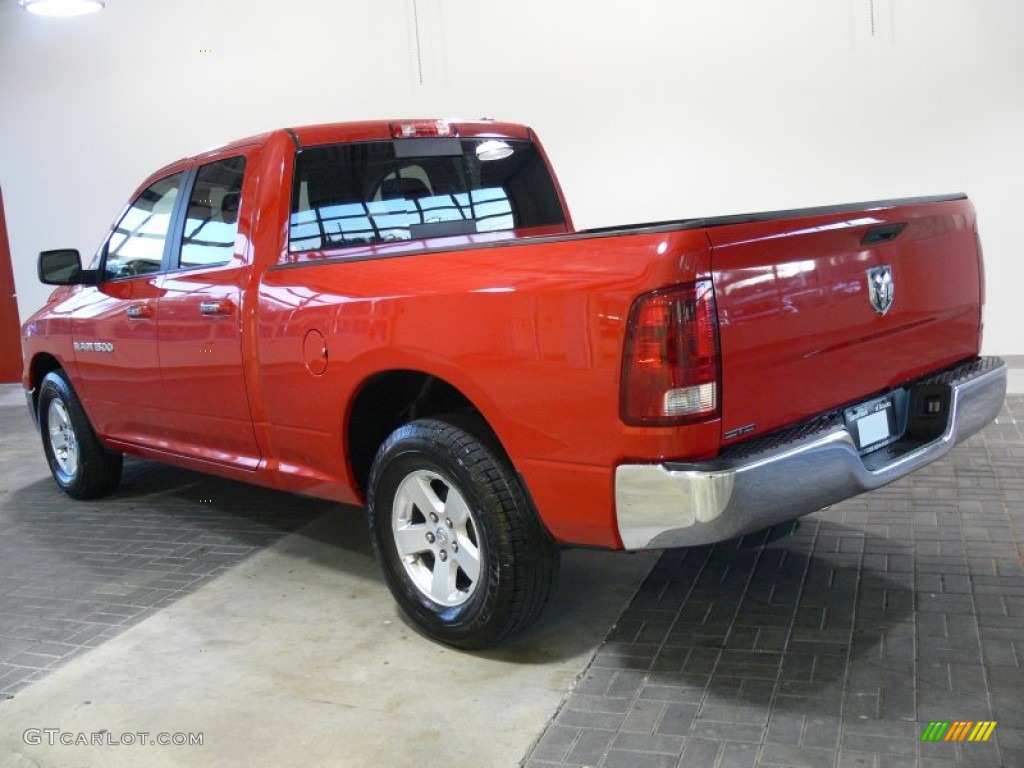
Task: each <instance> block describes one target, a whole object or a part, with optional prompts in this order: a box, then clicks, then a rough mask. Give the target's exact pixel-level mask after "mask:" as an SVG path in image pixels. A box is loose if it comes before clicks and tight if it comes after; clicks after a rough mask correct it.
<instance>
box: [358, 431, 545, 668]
mask: <svg viewBox="0 0 1024 768" xmlns="http://www.w3.org/2000/svg"><path fill="white" fill-rule="evenodd" d="M470 429H472V430H473V431H470ZM483 432H484V430H483V428H481V427H477V428H475V429H474V428H473V427H472V426H471V427H470V428H469V429H465V428H463V427H461V426H457V425H455V424H451V423H448V422H446V421H440V420H436V419H423V420H420V421H414V422H412V423H410V424H407V425H405V426H403V427H401V428H399V429H398V430H396V431H395V432H394V433H392V435H391V436H390V437H388V439H387V440H386V441H385V442H384V444H383V445H382V446H381V448H380V450H379V451H378V452H377V457H376V459H375V460H374V464H373V468H372V470H371V472H370V483H369V494H368V506H369V518H370V535H371V538H372V541H373V546H374V550H375V551H376V554H377V558H378V560H379V561H380V563H381V567H382V568H383V570H384V576H385V578H386V580H387V584H388V587H389V588H390V589H391V593H392V594H393V595H394V597H395V599H396V600H397V601H398V604H399V605H400V606H401V608H402V610H403V611H405V613H406V614H407V615H408V616H409V617H410V618H411V619H412V621H413V622H414V623H415V624H416V626H417V627H419V628H420V629H421V630H422V631H423V632H424V633H426V634H427V635H429V636H430V637H433V638H435V639H436V640H440V641H441V642H444V643H447V644H449V645H453V646H457V647H459V648H466V649H473V648H485V647H487V646H491V645H494V644H496V643H498V642H500V641H502V640H504V639H505V638H507V637H508V636H510V635H512V634H513V633H515V632H517V631H519V630H521V629H523V628H525V627H526V626H527V625H528V624H530V623H531V622H533V621H534V620H535V619H536V618H537V616H538V615H539V614H540V611H541V609H542V608H543V607H544V604H545V603H546V602H547V599H548V597H549V595H550V593H551V589H552V587H553V585H554V581H555V577H556V576H557V572H558V560H559V551H558V547H557V545H556V544H555V543H554V542H553V541H552V540H551V537H550V536H549V535H548V533H547V531H546V530H545V529H544V527H543V526H542V525H541V523H540V521H539V519H538V518H537V515H536V513H535V512H534V510H533V508H532V506H531V505H530V503H529V501H528V500H527V498H526V494H525V493H524V492H523V489H522V487H521V486H520V484H519V480H518V478H517V477H516V474H515V472H514V471H513V470H512V468H511V466H510V465H509V463H508V460H507V459H506V458H505V457H504V455H502V453H501V451H500V450H499V449H497V448H491V447H489V446H488V445H487V444H486V443H485V442H483V441H482V440H481V439H479V438H478V437H477V435H479V434H482V433H483Z"/></svg>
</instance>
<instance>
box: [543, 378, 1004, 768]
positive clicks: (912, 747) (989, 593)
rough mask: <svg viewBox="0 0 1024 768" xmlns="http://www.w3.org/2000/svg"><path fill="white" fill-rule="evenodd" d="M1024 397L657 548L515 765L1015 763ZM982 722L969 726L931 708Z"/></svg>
mask: <svg viewBox="0 0 1024 768" xmlns="http://www.w3.org/2000/svg"><path fill="white" fill-rule="evenodd" d="M1022 555H1024V396H1020V395H1011V396H1010V397H1009V398H1008V399H1007V404H1006V406H1005V407H1004V409H1003V412H1002V414H1001V416H1000V417H999V419H998V422H997V423H996V424H994V425H992V426H990V427H989V428H988V429H986V430H985V431H984V432H983V433H982V434H981V435H978V436H976V437H975V438H973V439H972V440H970V441H969V442H968V443H966V444H965V445H962V446H960V447H959V448H958V449H957V450H956V451H954V453H953V454H952V455H951V456H950V457H947V459H946V460H944V461H942V462H939V463H936V464H934V465H931V466H930V467H928V468H926V469H925V470H924V471H922V472H919V473H916V474H915V475H913V476H911V477H909V478H906V479H904V480H903V481H900V482H899V483H896V484H894V485H892V486H889V487H887V488H883V489H881V490H879V491H876V492H874V493H871V494H868V495H865V496H861V497H859V498H856V499H852V500H850V501H847V502H844V503H842V504H839V505H837V506H835V507H833V508H832V509H829V510H826V511H823V512H819V513H816V514H814V515H810V516H808V517H805V518H802V519H801V520H799V521H797V523H796V524H795V525H794V524H789V525H786V526H780V527H779V528H777V529H774V530H772V531H770V532H766V533H762V534H758V535H755V536H749V537H746V538H745V539H742V540H738V541H730V542H726V543H724V544H719V545H716V546H707V547H699V548H694V549H689V550H678V551H670V552H667V553H665V554H664V555H663V556H662V557H661V559H660V560H659V562H658V564H657V565H656V566H655V568H654V570H653V571H652V572H651V574H650V576H649V577H648V579H647V581H646V582H645V583H644V585H643V586H642V587H641V589H640V591H639V592H638V594H637V595H636V597H635V598H634V600H633V602H632V604H631V605H630V606H629V607H628V609H627V610H626V611H625V612H624V613H623V615H622V617H621V618H620V620H619V622H618V625H617V626H616V627H615V629H614V630H613V631H612V632H611V634H610V636H609V637H608V639H607V641H606V642H605V644H604V646H603V647H602V648H601V649H600V651H599V652H598V653H597V656H596V658H595V659H594V661H593V663H592V665H591V666H590V668H589V669H588V670H587V672H586V673H585V674H584V676H583V677H582V679H581V680H580V682H579V684H578V685H577V687H576V689H575V690H574V691H573V692H572V694H571V695H570V696H569V697H568V698H567V700H566V701H565V703H564V705H563V707H562V708H561V710H560V711H559V712H558V714H557V715H556V716H555V718H554V720H553V722H552V723H551V725H550V726H549V727H548V729H547V730H546V732H545V733H544V734H543V735H542V736H541V738H540V740H539V741H538V742H537V744H536V746H535V747H534V749H533V751H532V752H531V754H530V755H529V756H528V759H527V761H526V765H527V766H528V768H554V766H599V767H601V768H620V767H626V766H628V767H629V768H718V767H721V768H726V767H728V768H750V767H751V766H785V767H786V768H819V767H820V768H833V767H837V768H853V767H854V766H857V767H858V768H869V767H870V768H897V767H899V768H902V767H903V766H926V767H928V768H940V766H941V767H942V768H946V767H948V768H953V766H979V767H982V766H984V768H992V767H993V766H1007V767H1008V768H1021V766H1024V669H1022V666H1024V557H1022ZM932 720H937V721H938V720H941V721H958V720H959V721H974V722H977V721H983V720H994V721H997V723H998V725H997V726H996V728H995V731H994V732H993V735H992V737H991V738H990V739H989V740H988V741H987V742H984V743H980V742H975V743H971V742H966V743H953V742H938V743H932V742H924V743H922V741H921V736H922V733H923V731H924V730H925V728H926V727H927V726H928V724H929V722H930V721H932Z"/></svg>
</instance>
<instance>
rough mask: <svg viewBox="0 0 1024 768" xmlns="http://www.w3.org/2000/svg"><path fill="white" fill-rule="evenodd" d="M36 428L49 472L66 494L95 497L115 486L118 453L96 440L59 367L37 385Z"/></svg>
mask: <svg viewBox="0 0 1024 768" xmlns="http://www.w3.org/2000/svg"><path fill="white" fill-rule="evenodd" d="M39 428H40V432H41V433H42V437H43V450H44V451H45V453H46V460H47V462H49V464H50V472H51V473H52V474H53V479H54V480H56V482H57V485H58V486H60V488H61V490H63V491H64V492H65V493H66V494H67V495H68V496H70V497H72V498H74V499H95V498H97V497H98V496H105V495H106V494H108V493H110V492H112V491H113V490H114V489H115V488H117V486H118V484H119V483H120V482H121V466H122V456H121V454H120V453H115V452H114V451H110V450H107V449H106V448H105V447H104V446H103V444H102V443H100V441H99V438H97V437H96V433H95V432H94V431H93V428H92V425H91V424H90V423H89V418H88V417H87V416H86V415H85V410H84V409H83V408H82V404H81V402H80V401H79V399H78V395H76V394H75V390H74V389H72V387H71V384H70V382H68V380H67V376H66V375H65V373H64V372H63V371H52V372H51V373H48V374H47V375H46V377H45V378H44V379H43V382H42V384H41V385H40V387H39Z"/></svg>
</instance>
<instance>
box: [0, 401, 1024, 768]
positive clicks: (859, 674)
mask: <svg viewBox="0 0 1024 768" xmlns="http://www.w3.org/2000/svg"><path fill="white" fill-rule="evenodd" d="M0 436H2V438H0V699H2V698H5V697H10V696H16V695H17V693H18V691H20V690H22V689H24V688H25V687H26V686H28V685H31V684H32V683H33V682H34V681H36V680H38V679H41V678H42V677H43V676H45V675H47V674H50V672H51V671H52V670H54V669H56V668H58V667H60V666H61V665H63V664H64V663H66V662H67V661H68V660H69V659H71V658H74V657H75V656H77V655H79V654H81V653H83V652H85V650H87V649H89V648H91V647H94V646H97V645H99V644H101V643H103V642H105V641H106V640H107V639H108V638H110V637H112V636H114V635H116V634H117V633H119V632H121V631H123V630H124V629H126V628H127V627H129V626H131V625H133V624H135V623H137V622H139V621H141V620H142V619H144V618H145V617H147V616H149V615H151V614H152V613H154V612H157V611H160V610H161V609H162V608H164V607H165V606H167V605H169V604H170V603H172V602H173V601H175V600H177V599H179V598H180V597H182V596H184V595H186V594H188V593H189V592H190V591H193V590H195V589H197V588H198V587H199V586H201V585H202V584H204V583H206V582H207V581H208V580H210V579H211V578H213V577H214V576H215V575H216V574H218V573H220V572H222V571H223V570H225V569H228V568H231V567H232V566H233V565H235V564H237V563H238V562H239V561H240V560H241V559H242V558H245V557H247V556H248V555H249V554H251V553H253V552H256V551H258V550H259V549H261V548H263V547H266V546H267V545H269V544H270V543H272V542H274V541H276V540H278V539H280V538H281V537H283V536H285V535H287V534H288V533H290V532H291V531H293V530H295V529H296V528H298V527H299V526H301V525H302V524H304V523H306V522H308V521H310V520H312V519H314V518H315V517H317V516H319V515H321V514H324V513H325V512H327V511H328V510H329V509H330V508H331V506H332V505H330V504H327V503H325V502H319V501H314V500H309V499H303V498H299V497H295V496H291V495H287V494H278V493H274V492H272V491H267V490H264V489H256V488H249V487H247V486H242V485H239V484H236V483H231V482H228V481H222V480H218V479H216V478H209V477H204V476H201V475H197V474H194V473H189V472H184V471H181V470H176V469H173V468H170V467H165V466H162V465H157V464H150V463H146V462H140V461H129V463H128V466H127V470H126V475H125V482H124V485H123V486H122V488H121V489H120V491H119V492H118V493H117V494H116V495H115V496H113V497H111V498H109V499H104V500H103V501H102V502H95V503H81V502H72V501H70V500H67V499H65V498H64V497H63V496H62V495H61V494H59V493H58V492H56V491H55V490H54V487H53V485H52V481H50V479H49V477H48V472H47V469H46V466H45V462H44V460H43V458H42V452H41V450H40V447H39V443H38V436H37V435H36V433H35V431H34V429H33V428H32V426H31V422H30V421H29V418H28V416H27V413H26V412H25V410H24V407H23V406H20V407H13V408H12V407H0ZM1022 555H1024V396H1020V395H1012V396H1010V397H1009V398H1008V400H1007V405H1006V407H1005V408H1004V411H1003V413H1002V415H1001V416H1000V418H999V421H998V423H997V424H995V425H992V426H990V427H989V428H988V429H987V430H986V431H985V432H984V433H982V435H980V436H978V437H976V438H974V439H973V440H972V441H970V442H969V443H968V444H967V445H964V446H961V447H960V448H959V449H957V451H955V452H954V454H953V455H952V456H951V457H949V458H948V459H946V460H945V461H943V462H941V463H938V464H936V465H933V466H932V467H930V468H928V469H926V470H924V471H923V472H920V473H917V474H916V475H914V476H913V477H911V478H908V479H906V480H904V481H901V482H900V483H898V484H895V485H893V486H890V487H888V488H885V489H882V490H880V491H877V492H875V493H872V494H870V495H867V496H863V497H860V498H857V499H853V500H851V501H848V502H845V503H843V504H841V505H837V506H836V507H834V508H832V509H831V510H827V511H824V512H820V513H817V514H815V515H811V516H808V517H805V518H803V519H801V520H800V521H798V523H797V524H795V525H792V524H791V525H788V526H782V527H780V528H778V529H775V530H772V531H770V532H766V533H763V534H759V535H756V536H750V537H747V538H745V539H743V540H741V541H733V542H727V543H725V544H720V545H717V546H714V547H700V548H694V549H690V550H680V551H671V552H667V553H665V554H664V555H663V556H662V557H661V558H660V560H659V562H658V564H657V565H656V566H655V568H654V570H653V571H652V572H651V574H650V576H649V577H648V579H647V580H646V582H645V583H644V585H643V586H642V588H641V589H640V590H639V592H638V593H637V595H636V597H635V598H634V600H633V601H632V603H631V604H630V605H629V607H628V608H627V610H626V611H625V612H624V613H623V615H622V616H621V618H620V619H619V621H618V623H617V625H616V626H615V628H614V629H613V630H612V632H611V634H610V635H609V637H608V639H607V641H606V642H605V644H604V645H603V646H602V648H601V649H600V650H599V652H598V653H597V655H596V657H595V658H594V660H593V662H592V664H591V665H590V667H589V668H588V669H587V670H586V672H585V673H584V675H583V676H582V678H581V679H580V681H579V683H578V684H577V686H576V687H575V688H574V690H573V691H572V692H571V693H570V694H569V695H568V697H567V698H566V700H565V702H564V703H563V705H562V707H561V708H560V709H559V711H558V712H557V713H555V714H554V719H553V721H552V723H551V725H550V726H549V727H548V728H547V730H546V731H545V732H544V733H543V734H542V735H540V738H539V740H538V741H537V743H536V746H535V747H534V749H533V750H532V752H531V753H530V754H529V755H527V756H526V757H525V765H527V766H528V767H529V768H542V767H547V768H551V767H553V766H563V767H564V766H595V767H600V768H616V767H617V766H629V767H630V768H646V767H647V766H667V767H670V768H719V767H723V766H730V767H735V768H738V767H739V766H786V768H817V766H829V767H830V768H831V767H835V768H851V767H852V766H858V767H866V766H874V767H875V768H896V767H897V766H915V765H917V766H924V767H925V768H929V767H932V768H939V767H940V766H941V767H943V768H952V767H953V766H985V767H986V768H990V767H992V766H1007V767H1008V768H1022V767H1024V670H1022V667H1024V558H1022ZM2 706H3V705H2V703H0V707H2ZM931 720H942V721H954V720H970V721H980V720H995V721H997V722H998V725H997V727H996V729H995V731H994V733H993V735H992V737H991V739H990V740H989V741H988V742H985V743H961V744H956V743H952V742H938V743H922V742H921V740H920V738H921V734H922V732H923V731H924V729H925V727H926V726H927V725H928V723H929V721H931ZM509 757H510V760H509V763H510V764H512V763H514V762H516V761H518V760H519V759H520V756H509Z"/></svg>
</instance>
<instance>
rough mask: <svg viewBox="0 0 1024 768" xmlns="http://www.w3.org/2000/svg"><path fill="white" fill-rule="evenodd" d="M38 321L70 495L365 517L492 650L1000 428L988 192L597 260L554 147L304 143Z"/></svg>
mask: <svg viewBox="0 0 1024 768" xmlns="http://www.w3.org/2000/svg"><path fill="white" fill-rule="evenodd" d="M39 276H40V279H41V280H42V281H43V282H44V283H48V284H52V285H57V286H59V287H58V288H57V289H56V290H55V291H54V293H53V295H52V296H51V297H50V299H49V301H48V302H47V304H46V306H45V307H43V308H42V309H41V310H40V311H39V312H37V313H36V314H35V315H33V316H32V317H31V318H30V319H29V320H28V321H27V322H26V323H25V326H24V331H23V333H24V354H25V371H24V386H25V390H26V394H27V397H28V404H29V407H30V409H31V411H32V414H33V415H34V416H35V418H36V420H37V423H38V425H39V426H40V428H41V429H40V431H41V434H42V442H43V448H44V450H45V452H46V457H47V459H48V460H49V464H50V468H51V469H52V471H53V476H54V478H55V479H56V481H57V484H58V485H59V486H60V487H61V488H62V489H63V490H64V491H65V492H67V493H68V494H69V495H71V496H72V497H75V498H93V497H97V496H100V495H102V494H106V493H109V492H111V491H113V490H114V489H115V488H116V486H117V484H118V481H119V478H120V472H121V460H122V454H124V453H130V454H135V455H138V456H144V457H147V458H151V459H157V460H160V461H165V462H168V463H172V464H177V465H180V466H185V467H190V468H193V469H198V470H201V471H205V472H211V473H214V474H218V475H222V476H224V477H229V478H234V479H236V480H243V481H246V482H252V483H259V484H262V485H266V486H271V487H274V488H279V489H286V490H289V491H295V492H298V493H304V494H310V495H314V496H318V497H322V498H326V499H335V500H337V501H339V502H346V503H352V504H365V506H366V507H367V509H368V516H369V525H370V530H371V533H372V539H373V542H374V546H375V548H376V552H377V555H378V557H379V559H380V562H381V566H382V569H383V572H384V575H385V578H386V580H387V583H388V585H389V587H390V588H391V590H392V592H393V594H394V595H395V597H396V599H397V601H398V602H399V604H400V605H401V607H402V608H403V609H404V610H405V612H406V613H407V614H408V615H409V616H410V617H411V619H412V620H413V622H414V623H415V624H416V625H418V626H419V627H420V628H421V629H422V630H423V631H424V632H425V633H427V634H428V635H430V636H432V637H434V638H436V639H439V640H441V641H443V642H446V643H450V644H452V645H456V646H460V647H465V648H476V647H483V646H487V645H491V644H494V643H497V642H499V641H501V640H502V639H504V638H506V637H508V636H509V635H510V634H512V633H513V632H515V631H517V630H519V629H521V628H523V627H524V626H526V625H527V624H528V623H529V622H531V621H532V620H533V619H534V618H535V617H536V616H537V615H538V613H539V612H540V610H541V609H542V607H543V605H544V603H545V601H546V599H547V597H548V595H549V593H550V591H551V588H552V584H553V582H554V579H555V577H556V574H557V567H558V559H559V549H560V547H562V546H566V545H581V546H592V547H605V548H611V549H619V548H625V549H647V548H667V547H681V546H690V545H699V544H707V543H710V542H715V541H721V540H725V539H729V538H731V537H735V536H739V535H742V534H745V533H749V532H752V531H756V530H758V529H762V528H765V527H768V526H771V525H773V524H776V523H779V522H781V521H785V520H789V519H791V518H795V517H797V516H799V515H803V514H806V513H809V512H813V511H814V510H817V509H820V508H821V507H823V506H826V505H829V504H832V503H834V502H837V501H840V500H842V499H845V498H848V497H850V496H853V495H855V494H858V493H861V492H864V491H867V490H870V489H873V488H877V487H879V486H881V485H884V484H886V483H889V482H892V481H893V480H896V479H897V478H900V477H902V476H904V475H906V474H907V473H909V472H911V471H913V470H915V469H917V468H919V467H921V466H923V465H924V464H927V463H928V462H930V461H933V460H935V459H937V458H939V457H941V456H943V455H945V454H946V453H948V452H949V451H950V450H951V449H952V448H953V446H954V445H955V444H956V443H958V442H960V441H962V440H964V439H965V438H967V437H968V436H970V435H972V434H974V433H975V432H977V431H978V430H980V429H981V428H982V427H983V426H984V425H985V424H987V423H988V422H989V421H991V420H992V419H993V418H994V417H995V416H996V414H997V413H998V411H999V409H1000V406H1001V404H1002V402H1003V397H1004V394H1005V388H1006V369H1005V365H1004V364H1003V362H1002V361H1000V360H998V359H992V358H980V357H979V350H980V347H981V332H982V305H983V302H984V288H983V276H982V263H981V248H980V246H979V241H978V237H977V230H976V225H975V213H974V210H973V207H972V206H971V204H970V202H968V200H967V199H966V198H965V197H964V196H963V195H949V196H944V197H930V198H920V199H908V200H897V201H885V202H874V203H865V204H860V205H842V206H836V207H831V208H816V209H809V210H801V211H786V212H781V213H762V214H754V215H746V216H728V217H722V218H716V219H690V220H680V221H672V222H663V223H654V224H644V225H638V226H631V227H617V228H609V229H599V230H590V231H574V230H573V227H572V223H571V220H570V218H569V213H568V211H567V209H566V205H565V201H564V199H563V196H562V193H561V190H560V188H559V186H558V183H557V181H556V180H555V178H554V176H553V175H552V173H551V170H550V167H549V163H548V160H547V157H546V156H545V153H544V150H543V149H542V147H541V145H540V143H539V141H538V140H537V138H536V136H535V135H534V133H533V132H532V131H531V130H530V129H529V128H526V127H524V126H520V125H514V124H507V123H499V122H492V121H478V122H461V121H459V122H446V121H422V120H421V121H405V122H364V123H349V124H337V125H321V126H312V127H305V128H295V129H289V130H280V131H274V132H271V133H267V134H264V135H262V136H257V137H254V138H251V139H246V140H244V141H238V142H235V143H233V144H230V145H228V146H225V147H223V148H220V149H217V150H214V151H212V152H207V153H205V154H202V155H199V156H196V157H190V158H187V159H184V160H181V161H180V162H176V163H173V164H172V165H169V166H167V167H166V168H164V169H162V170H160V171H158V172H157V173H155V174H153V175H152V176H151V177H150V178H149V179H147V180H146V181H145V182H144V183H143V184H142V186H141V187H140V188H139V191H138V192H137V193H136V194H135V195H134V197H133V198H132V200H131V202H130V203H129V204H128V206H127V207H126V208H125V210H124V212H123V213H122V214H121V215H120V216H119V217H118V219H117V221H116V222H115V223H114V225H113V226H112V227H111V228H110V230H109V232H108V233H107V236H106V237H105V238H104V241H103V245H102V246H101V247H100V249H99V251H98V253H97V254H96V256H95V258H94V259H93V260H92V261H91V263H90V265H89V266H88V268H86V267H85V266H84V265H83V264H82V260H81V258H80V256H79V253H78V252H77V251H74V250H59V251H47V252H44V253H42V254H40V258H39Z"/></svg>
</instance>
